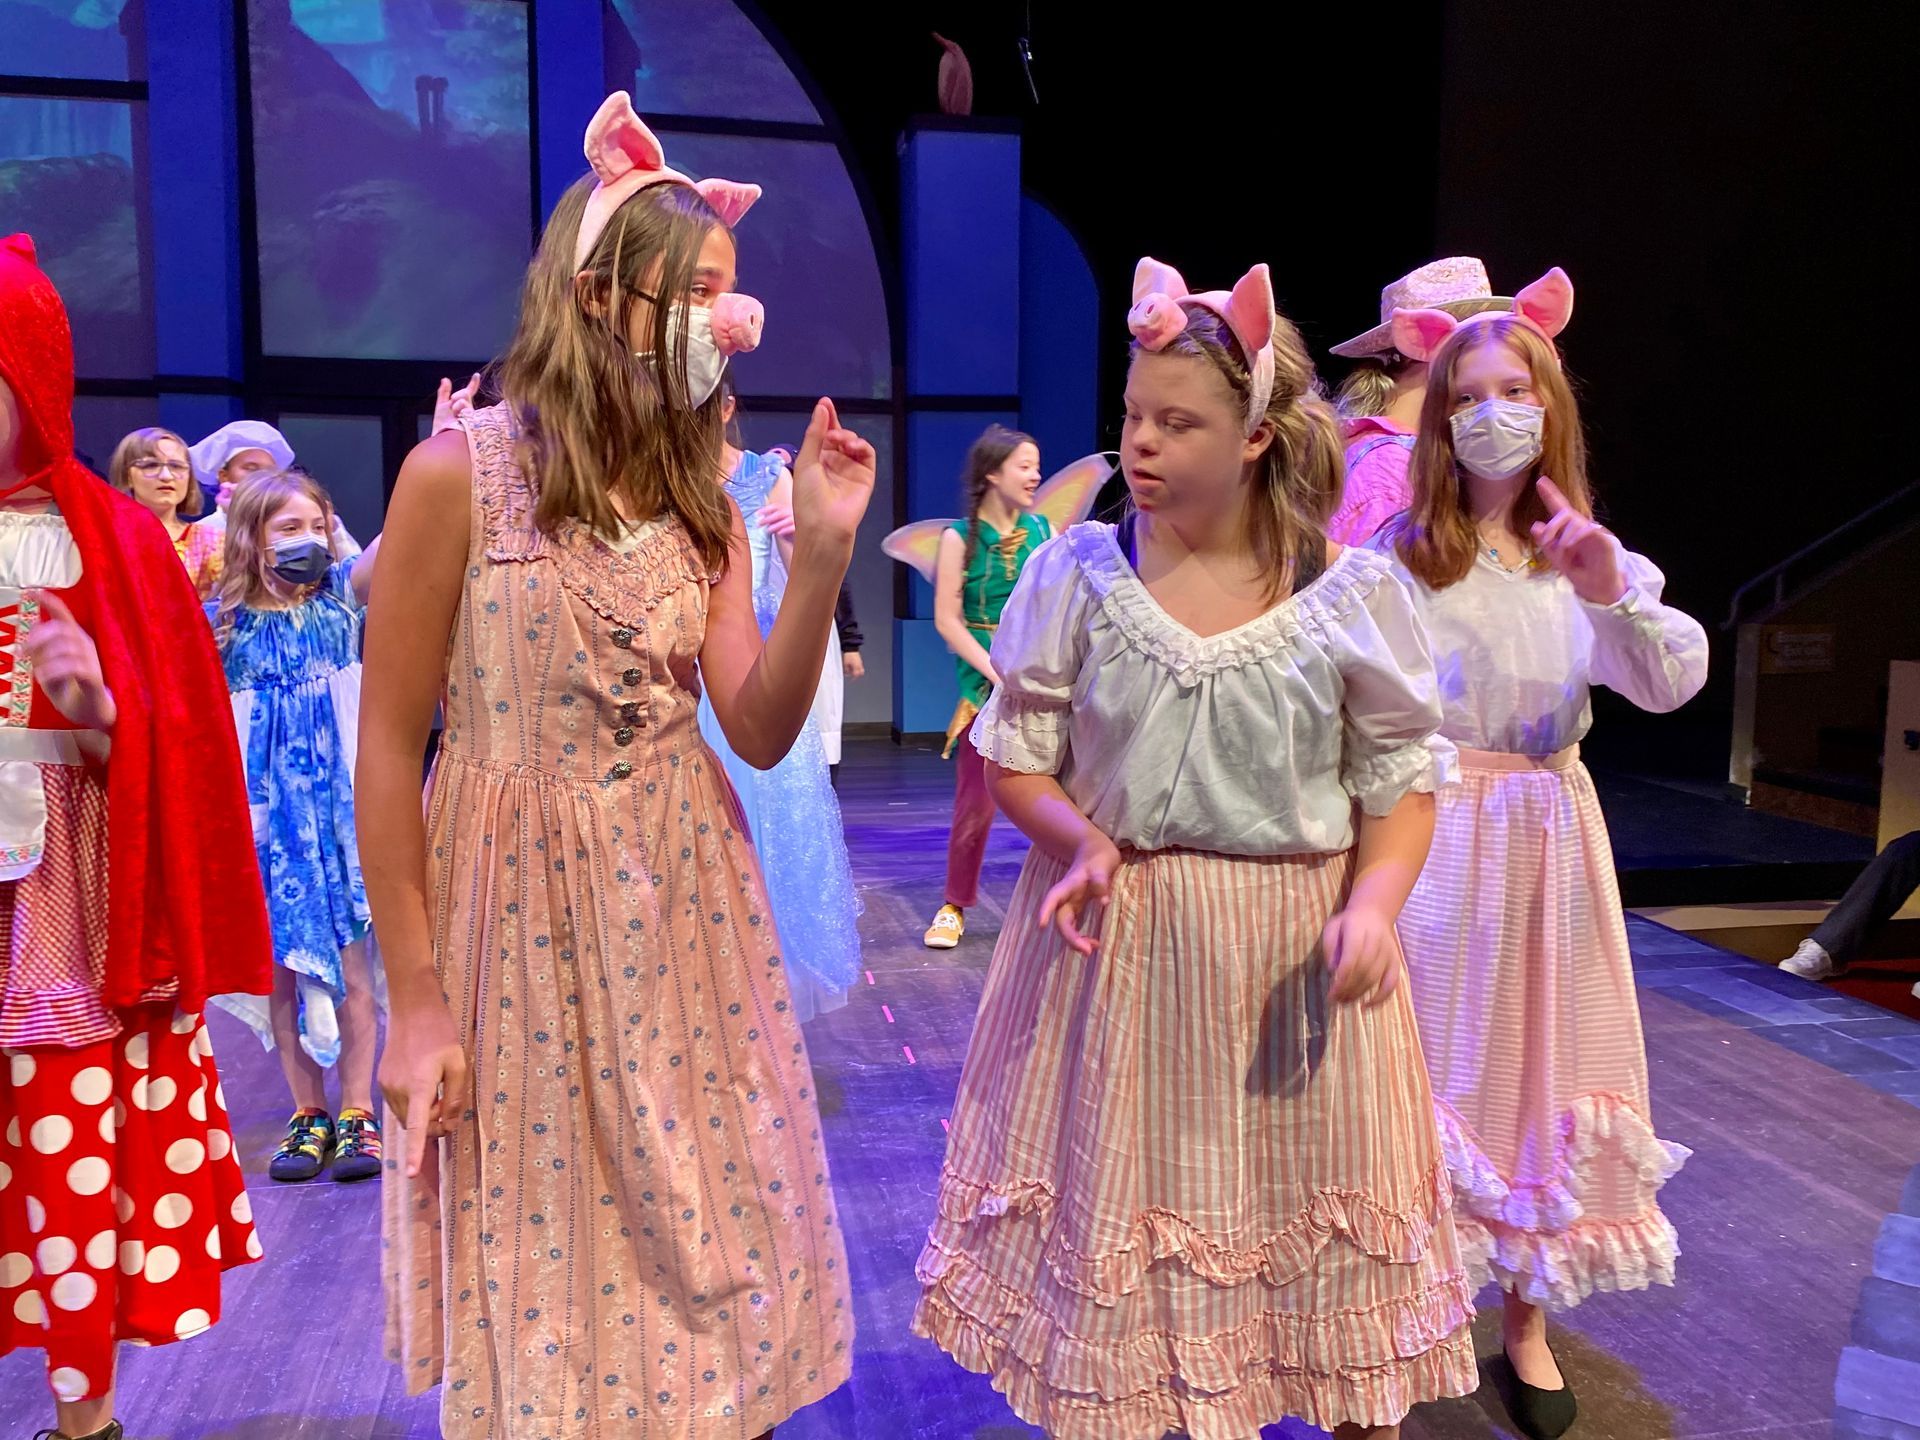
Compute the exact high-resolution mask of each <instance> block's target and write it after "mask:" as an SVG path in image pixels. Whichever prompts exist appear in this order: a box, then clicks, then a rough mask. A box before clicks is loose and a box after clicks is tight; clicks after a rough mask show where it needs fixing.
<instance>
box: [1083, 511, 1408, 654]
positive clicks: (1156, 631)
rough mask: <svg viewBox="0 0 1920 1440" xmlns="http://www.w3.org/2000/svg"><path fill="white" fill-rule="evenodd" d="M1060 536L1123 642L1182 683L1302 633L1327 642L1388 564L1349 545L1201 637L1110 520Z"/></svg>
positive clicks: (1271, 651) (1276, 646)
mask: <svg viewBox="0 0 1920 1440" xmlns="http://www.w3.org/2000/svg"><path fill="white" fill-rule="evenodd" d="M1065 538H1066V541H1067V544H1068V546H1069V547H1070V549H1071V551H1072V554H1073V558H1074V562H1075V563H1076V564H1077V565H1078V566H1079V567H1080V573H1081V574H1082V575H1084V576H1086V579H1087V584H1088V585H1089V586H1091V587H1092V589H1093V593H1094V594H1095V595H1096V596H1097V597H1098V598H1099V601H1100V608H1101V609H1102V610H1104V611H1105V612H1106V614H1107V618H1108V619H1110V620H1111V621H1113V623H1114V626H1115V627H1116V628H1117V629H1118V630H1119V631H1120V633H1121V634H1122V635H1123V636H1125V637H1126V640H1127V643H1128V644H1129V645H1131V646H1132V647H1133V648H1134V649H1135V650H1137V651H1139V652H1140V653H1141V654H1142V655H1145V656H1147V657H1148V658H1149V659H1151V660H1153V661H1155V662H1156V663H1157V664H1159V665H1162V666H1164V667H1165V668H1166V669H1167V670H1168V671H1169V672H1171V673H1172V675H1173V678H1174V679H1175V680H1176V681H1178V682H1179V683H1180V684H1181V685H1182V686H1193V685H1197V684H1198V683H1199V682H1200V681H1201V680H1203V679H1206V678H1207V677H1208V676H1211V675H1217V674H1219V673H1220V672H1221V671H1223V670H1237V669H1241V668H1243V667H1246V666H1249V665H1257V664H1259V663H1260V662H1261V661H1263V660H1266V659H1267V658H1268V657H1270V656H1272V655H1274V654H1276V653H1277V652H1279V651H1280V650H1282V649H1285V648H1286V647H1287V646H1289V645H1291V644H1293V643H1294V641H1296V640H1298V639H1299V638H1300V637H1301V636H1303V635H1304V636H1308V637H1310V638H1311V639H1313V640H1316V641H1318V642H1320V643H1322V644H1325V643H1326V642H1327V640H1328V637H1329V634H1330V632H1332V631H1333V630H1334V629H1336V628H1337V627H1338V626H1339V625H1340V623H1341V622H1342V621H1343V620H1344V619H1345V618H1346V617H1347V616H1348V615H1350V614H1351V613H1352V612H1353V609H1354V607H1355V606H1356V605H1358V604H1359V603H1360V602H1362V601H1363V600H1365V599H1366V597H1367V596H1368V595H1370V594H1372V593H1373V592H1374V591H1375V590H1376V589H1378V588H1379V585H1380V582H1381V580H1382V579H1384V578H1385V577H1386V575H1387V574H1388V573H1389V571H1390V569H1391V566H1390V564H1389V562H1388V561H1387V559H1386V558H1385V557H1384V556H1380V555H1375V554H1373V553H1372V552H1371V551H1367V550H1361V549H1358V548H1356V547H1354V546H1349V547H1347V549H1345V550H1343V551H1342V552H1341V553H1340V554H1339V555H1338V556H1336V557H1335V558H1334V561H1333V563H1332V564H1331V565H1329V566H1327V568H1326V569H1325V570H1324V571H1322V572H1321V574H1320V576H1319V577H1318V578H1317V579H1315V580H1314V581H1313V583H1312V584H1310V585H1308V586H1307V588H1306V589H1304V590H1301V591H1299V592H1298V593H1297V594H1294V595H1292V596H1291V597H1289V598H1288V599H1286V600H1283V601H1281V602H1280V604H1278V605H1276V606H1274V608H1273V609H1271V610H1269V611H1267V613H1266V614H1264V615H1261V616H1259V617H1258V618H1256V619H1253V620H1249V621H1248V622H1247V623H1246V624H1244V625H1240V626H1236V627H1235V628H1234V629H1232V630H1227V631H1223V632H1222V633H1220V634H1218V635H1204V636H1203V635H1196V634H1194V633H1193V632H1192V631H1191V630H1189V629H1187V628H1186V627H1185V626H1184V625H1181V624H1180V623H1179V622H1178V621H1176V620H1174V619H1173V617H1172V616H1170V615H1168V614H1167V612H1166V611H1165V610H1163V609H1161V608H1160V604H1159V602H1158V601H1156V600H1155V599H1154V598H1153V596H1152V595H1151V594H1150V593H1149V592H1148V590H1147V587H1146V585H1145V584H1144V583H1143V582H1142V581H1141V579H1140V577H1139V576H1138V575H1136V574H1135V573H1134V570H1133V566H1131V565H1130V564H1128V563H1127V557H1126V555H1125V554H1124V553H1123V552H1122V551H1121V549H1120V542H1119V540H1118V539H1117V538H1116V536H1115V534H1114V530H1113V527H1112V526H1111V525H1103V524H1100V523H1098V522H1082V523H1081V524H1078V525H1075V526H1073V527H1072V528H1070V529H1069V530H1068V531H1067V532H1066V536H1065Z"/></svg>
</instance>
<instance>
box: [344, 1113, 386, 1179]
mask: <svg viewBox="0 0 1920 1440" xmlns="http://www.w3.org/2000/svg"><path fill="white" fill-rule="evenodd" d="M379 1173H380V1122H379V1121H378V1120H376V1119H374V1118H373V1112H372V1111H371V1110H342V1111H341V1112H340V1141H339V1145H338V1147H337V1148H336V1149H335V1150H334V1152H333V1178H334V1179H336V1180H371V1179H373V1177H374V1176H376V1175H378V1174H379Z"/></svg>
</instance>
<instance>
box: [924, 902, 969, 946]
mask: <svg viewBox="0 0 1920 1440" xmlns="http://www.w3.org/2000/svg"><path fill="white" fill-rule="evenodd" d="M966 933H967V916H966V912H965V911H963V910H962V909H961V908H960V907H959V906H958V905H942V906H941V907H940V913H939V914H938V915H935V916H934V917H933V924H931V925H929V926H928V927H927V940H926V944H927V949H929V950H951V949H953V947H954V946H956V945H958V944H959V943H960V937H961V936H962V935H964V934H966Z"/></svg>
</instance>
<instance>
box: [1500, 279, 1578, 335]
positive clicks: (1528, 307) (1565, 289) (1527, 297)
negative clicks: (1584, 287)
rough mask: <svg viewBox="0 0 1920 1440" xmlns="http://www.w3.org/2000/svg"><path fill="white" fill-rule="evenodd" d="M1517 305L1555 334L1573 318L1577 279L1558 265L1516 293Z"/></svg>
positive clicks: (1515, 301) (1514, 304)
mask: <svg viewBox="0 0 1920 1440" xmlns="http://www.w3.org/2000/svg"><path fill="white" fill-rule="evenodd" d="M1513 308H1514V310H1515V311H1516V312H1517V313H1518V314H1520V315H1523V316H1525V317H1526V318H1527V319H1528V320H1531V321H1532V322H1533V323H1534V324H1535V325H1538V326H1539V327H1540V328H1541V329H1542V330H1543V331H1545V332H1546V334H1547V336H1548V337H1549V338H1552V337H1553V336H1555V335H1558V334H1559V333H1560V332H1561V331H1562V330H1564V329H1566V328H1567V321H1569V320H1571V319H1572V318H1573V281H1571V280H1569V279H1568V278H1567V272H1566V271H1564V270H1562V269H1561V268H1560V267H1559V266H1558V265H1556V266H1554V267H1553V268H1552V269H1551V270H1549V271H1547V273H1546V274H1544V275H1542V276H1541V277H1540V278H1539V279H1538V280H1536V281H1534V282H1533V283H1532V284H1531V285H1529V286H1527V288H1526V289H1524V290H1522V291H1521V292H1520V293H1519V294H1518V295H1516V296H1514V297H1513Z"/></svg>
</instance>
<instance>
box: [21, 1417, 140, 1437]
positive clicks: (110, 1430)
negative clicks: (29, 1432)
mask: <svg viewBox="0 0 1920 1440" xmlns="http://www.w3.org/2000/svg"><path fill="white" fill-rule="evenodd" d="M33 1440H127V1432H126V1431H125V1430H122V1429H121V1428H120V1422H119V1421H118V1420H109V1421H107V1423H106V1424H104V1425H102V1426H101V1427H100V1428H99V1429H98V1430H95V1431H94V1432H93V1433H92V1434H90V1435H74V1436H69V1435H66V1434H63V1433H62V1432H60V1431H58V1430H42V1431H41V1432H40V1433H39V1434H38V1435H36V1436H34V1437H33Z"/></svg>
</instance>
